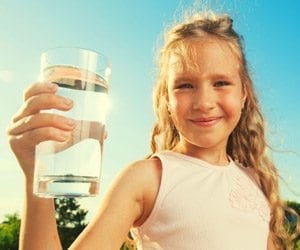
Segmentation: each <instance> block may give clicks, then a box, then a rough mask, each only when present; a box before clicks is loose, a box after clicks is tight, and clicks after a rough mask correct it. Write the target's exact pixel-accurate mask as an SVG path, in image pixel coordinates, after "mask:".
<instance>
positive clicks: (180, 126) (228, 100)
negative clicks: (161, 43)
mask: <svg viewBox="0 0 300 250" xmlns="http://www.w3.org/2000/svg"><path fill="white" fill-rule="evenodd" d="M189 48H190V49H189V51H193V53H188V54H190V55H189V56H188V58H185V59H184V62H182V59H181V58H180V57H179V56H176V55H172V56H171V57H170V61H169V72H168V80H167V84H168V96H169V107H168V108H169V111H170V115H171V118H172V120H173V122H174V125H175V127H176V128H177V130H178V132H179V135H180V141H179V144H178V149H179V150H180V151H181V152H184V153H189V152H190V153H191V152H195V150H196V151H197V150H199V149H209V150H217V152H223V153H226V145H227V141H228V137H229V135H230V134H231V132H232V131H233V129H234V128H235V126H236V125H237V123H238V121H239V119H240V116H241V110H242V108H243V105H244V102H245V99H246V94H245V93H244V90H243V87H242V83H241V79H240V75H239V60H238V58H237V56H236V55H235V54H234V53H233V52H232V50H231V49H230V47H229V46H228V45H227V44H226V42H224V41H218V40H216V39H215V40H213V39H208V40H205V42H203V41H198V42H195V41H194V42H191V44H190V47H189ZM220 150H221V151H220Z"/></svg>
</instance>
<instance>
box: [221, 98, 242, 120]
mask: <svg viewBox="0 0 300 250" xmlns="http://www.w3.org/2000/svg"><path fill="white" fill-rule="evenodd" d="M222 106H223V111H224V112H225V113H226V115H227V117H229V118H231V119H234V120H236V119H239V118H240V116H241V111H242V107H243V101H242V98H237V97H236V96H235V97H234V96H225V97H224V98H223V100H222Z"/></svg>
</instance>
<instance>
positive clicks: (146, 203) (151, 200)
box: [121, 158, 162, 226]
mask: <svg viewBox="0 0 300 250" xmlns="http://www.w3.org/2000/svg"><path fill="white" fill-rule="evenodd" d="M161 172H162V166H161V161H160V159H158V158H151V159H145V160H140V161H136V162H133V163H132V164H130V165H128V166H127V167H126V168H125V169H124V170H123V173H121V176H123V177H122V179H123V180H124V181H125V182H126V183H127V185H128V184H129V185H130V186H131V188H130V189H131V190H132V192H133V193H135V198H136V199H137V200H138V202H139V204H140V206H141V211H142V213H141V215H140V217H139V218H138V219H137V220H136V221H135V226H138V225H141V224H143V222H144V221H145V220H146V219H147V218H148V216H149V215H150V213H151V211H152V209H153V207H154V204H155V201H156V197H157V195H158V192H159V187H160V182H161Z"/></svg>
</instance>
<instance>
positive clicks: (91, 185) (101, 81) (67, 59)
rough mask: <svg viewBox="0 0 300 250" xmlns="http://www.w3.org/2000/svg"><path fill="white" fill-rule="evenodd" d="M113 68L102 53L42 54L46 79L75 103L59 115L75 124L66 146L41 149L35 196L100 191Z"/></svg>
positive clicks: (37, 155) (42, 145) (44, 145)
mask: <svg viewBox="0 0 300 250" xmlns="http://www.w3.org/2000/svg"><path fill="white" fill-rule="evenodd" d="M110 72H111V68H110V64H109V61H108V59H107V58H106V57H105V56H104V55H103V54H101V53H98V52H95V51H92V50H87V49H82V48H54V49H50V50H48V51H46V52H44V53H43V54H42V55H41V67H40V79H41V80H42V81H44V82H52V83H55V84H57V85H58V91H57V95H60V96H64V97H66V98H69V99H72V100H73V103H74V105H73V107H72V109H70V110H69V111H60V110H56V109H51V110H45V111H43V112H48V113H53V114H57V115H61V116H65V117H69V118H72V119H73V120H75V124H76V125H75V128H74V130H73V131H72V134H71V137H70V139H69V140H67V141H65V142H57V141H44V142H42V143H40V144H38V145H37V146H36V153H35V173H34V193H35V194H36V195H37V196H40V197H85V196H96V195H97V194H98V193H99V185H100V176H101V165H102V153H103V140H104V134H105V119H106V114H107V109H108V102H109V99H108V89H109V76H110Z"/></svg>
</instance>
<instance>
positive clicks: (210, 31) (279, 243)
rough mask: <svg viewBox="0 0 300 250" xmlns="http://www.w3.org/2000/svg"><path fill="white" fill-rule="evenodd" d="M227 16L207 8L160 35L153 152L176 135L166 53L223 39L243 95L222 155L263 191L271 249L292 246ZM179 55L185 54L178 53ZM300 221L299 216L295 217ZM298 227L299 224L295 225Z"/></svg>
mask: <svg viewBox="0 0 300 250" xmlns="http://www.w3.org/2000/svg"><path fill="white" fill-rule="evenodd" d="M232 23H233V21H232V19H231V18H230V17H229V16H228V15H216V14H214V13H212V12H206V13H202V14H199V13H198V14H193V15H192V16H191V17H190V18H189V19H188V20H186V21H184V22H182V23H180V24H177V25H175V26H174V27H173V28H172V29H170V31H169V32H167V33H166V36H165V45H164V46H163V47H162V49H161V51H160V54H159V62H158V64H159V65H158V66H159V70H160V71H159V73H158V78H157V82H156V86H155V89H154V95H153V102H154V111H155V114H156V116H157V121H156V123H155V125H154V128H153V131H152V138H151V149H152V153H155V152H158V151H160V150H171V149H173V148H174V147H175V146H176V145H177V143H178V142H179V133H178V131H177V129H176V128H175V126H174V124H173V122H172V120H171V119H170V116H169V111H168V91H167V83H166V81H167V74H168V63H169V58H170V55H171V54H173V53H177V54H178V53H179V54H180V53H184V49H182V48H183V47H185V46H188V45H187V44H188V42H189V41H191V40H193V41H194V40H196V41H197V40H200V39H201V41H203V40H204V39H206V38H213V39H218V40H221V41H225V42H227V44H228V45H229V46H230V48H231V49H232V51H233V52H234V53H235V54H236V55H237V57H238V59H239V60H240V78H241V80H242V85H243V88H244V90H245V91H246V93H247V99H246V101H245V105H244V108H243V111H242V115H241V118H240V121H239V123H238V124H237V126H236V128H235V129H234V130H233V132H232V133H231V135H230V137H229V140H228V145H227V153H228V154H229V155H230V156H231V157H232V159H233V160H235V161H237V162H239V163H241V164H242V165H243V166H245V167H249V168H252V169H253V172H254V173H255V176H256V178H257V179H258V180H259V183H260V185H261V188H262V191H263V192H264V194H265V196H266V197H267V199H268V201H269V204H270V208H271V220H270V231H271V235H272V239H273V242H274V244H275V245H276V247H278V248H280V249H283V247H284V246H286V248H287V249H292V240H293V238H295V237H296V235H294V236H293V237H292V236H290V235H289V234H288V232H287V231H286V230H285V228H284V207H285V205H284V203H283V201H282V200H281V198H280V196H279V190H278V172H277V169H276V167H275V166H274V164H273V163H272V161H271V160H270V159H269V157H268V155H267V149H268V145H267V142H266V139H265V137H266V136H265V121H264V118H263V115H262V113H261V111H260V107H259V104H258V100H257V97H256V94H255V91H254V87H253V83H252V80H251V78H250V75H249V70H248V66H247V61H246V58H245V55H244V52H243V45H242V38H241V37H240V36H239V34H238V33H237V32H236V31H235V30H234V29H233V27H232ZM182 57H184V54H183V55H182ZM298 221H299V220H298ZM297 227H298V228H299V222H298V226H297Z"/></svg>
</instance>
